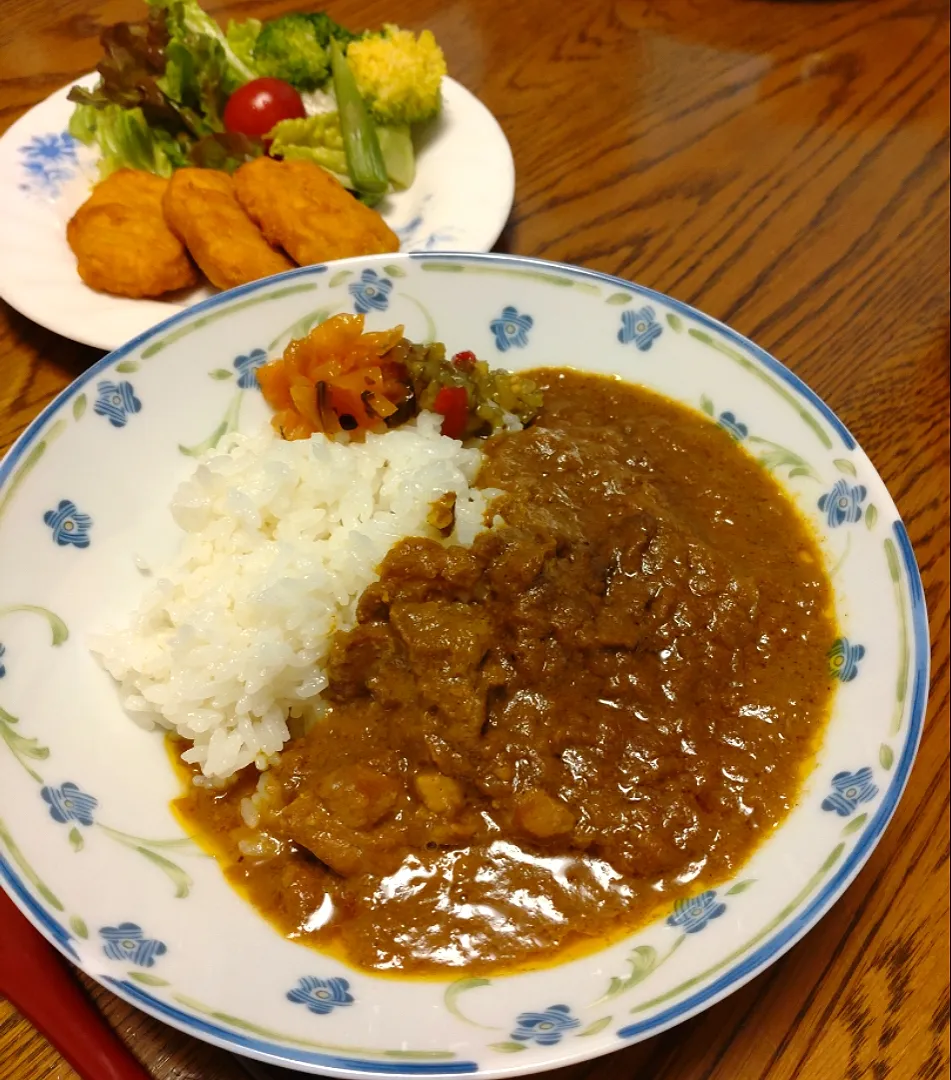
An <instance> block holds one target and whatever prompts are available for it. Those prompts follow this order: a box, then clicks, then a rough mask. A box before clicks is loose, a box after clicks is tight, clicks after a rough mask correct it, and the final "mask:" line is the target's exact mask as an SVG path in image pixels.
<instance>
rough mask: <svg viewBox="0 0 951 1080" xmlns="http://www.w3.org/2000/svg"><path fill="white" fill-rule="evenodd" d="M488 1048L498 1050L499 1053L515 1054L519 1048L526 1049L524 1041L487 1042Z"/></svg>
mask: <svg viewBox="0 0 951 1080" xmlns="http://www.w3.org/2000/svg"><path fill="white" fill-rule="evenodd" d="M489 1049H490V1050H498V1051H499V1053H500V1054H517V1053H518V1051H519V1050H527V1049H528V1047H526V1045H525V1043H520V1042H497V1043H489Z"/></svg>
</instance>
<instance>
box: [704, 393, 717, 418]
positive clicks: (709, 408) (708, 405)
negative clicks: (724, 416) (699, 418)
mask: <svg viewBox="0 0 951 1080" xmlns="http://www.w3.org/2000/svg"><path fill="white" fill-rule="evenodd" d="M700 408H701V409H702V410H703V411H704V412H705V413H706V414H707V416H713V414H714V412H715V411H716V410H715V409H714V408H713V402H712V401H711V400H710V399H709V398H708V397H707V395H706V394H702V395H701V397H700Z"/></svg>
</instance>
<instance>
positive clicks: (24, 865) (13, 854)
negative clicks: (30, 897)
mask: <svg viewBox="0 0 951 1080" xmlns="http://www.w3.org/2000/svg"><path fill="white" fill-rule="evenodd" d="M0 840H2V841H3V844H4V846H5V847H6V849H7V851H9V852H10V858H11V859H13V861H14V862H15V863H16V864H17V866H19V868H20V871H21V872H22V874H23V876H24V877H25V878H26V880H27V881H28V882H29V883H30V884H31V885H32V886H33V888H34V889H36V891H37V892H38V893H39V894H40V896H42V897H43V899H44V900H45V901H46V902H47V903H48V904H49V905H50V907H54V908H56V910H57V911H63V910H64V908H63V905H62V904H61V903H60V901H59V899H58V897H57V896H56V895H55V893H53V892H52V890H50V889H49V888H48V887H47V886H46V884H45V883H44V882H43V881H41V880H40V878H39V876H38V875H37V873H36V871H35V870H34V869H33V867H32V866H30V864H29V863H28V862H27V861H26V856H25V855H24V854H23V852H22V851H21V850H20V849H19V848H18V847H17V845H16V844H15V843H14V841H13V837H12V836H11V835H10V833H9V832H8V831H7V826H6V823H5V822H4V821H3V819H2V818H0Z"/></svg>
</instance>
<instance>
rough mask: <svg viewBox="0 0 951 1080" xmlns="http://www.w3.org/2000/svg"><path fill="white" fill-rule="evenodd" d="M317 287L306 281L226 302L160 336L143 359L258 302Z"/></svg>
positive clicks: (146, 351) (143, 354) (145, 350)
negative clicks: (231, 302) (229, 302)
mask: <svg viewBox="0 0 951 1080" xmlns="http://www.w3.org/2000/svg"><path fill="white" fill-rule="evenodd" d="M316 288H317V285H316V283H315V282H304V283H303V284H301V285H287V286H285V287H284V288H283V289H275V290H274V291H273V292H267V293H265V294H264V295H263V296H249V297H248V298H247V299H246V300H239V301H237V302H236V303H233V304H225V306H224V307H221V308H216V309H215V310H214V311H211V312H209V313H208V314H207V315H202V316H201V317H200V318H198V319H193V320H192V321H191V322H188V323H186V324H185V326H180V327H179V328H178V329H177V330H173V331H172V332H171V333H170V334H166V335H165V337H163V338H159V340H158V341H153V342H152V344H151V345H149V346H147V347H146V348H145V349H143V350H142V359H143V360H151V359H152V357H153V356H155V354H156V353H160V352H161V351H162V350H163V349H165V348H167V347H168V346H169V345H171V344H172V343H173V342H176V341H181V339H182V338H183V337H188V335H189V334H193V333H194V332H195V331H196V330H200V329H201V328H202V327H203V326H211V324H212V323H216V322H218V320H219V319H227V318H230V317H231V316H232V315H233V314H234V313H235V312H236V311H242V310H244V309H246V308H251V307H256V306H257V305H258V304H266V303H267V302H268V301H270V300H279V299H280V298H281V297H282V296H294V295H295V294H296V293H304V292H313V290H314V289H316Z"/></svg>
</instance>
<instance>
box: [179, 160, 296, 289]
mask: <svg viewBox="0 0 951 1080" xmlns="http://www.w3.org/2000/svg"><path fill="white" fill-rule="evenodd" d="M162 208H163V209H164V211H165V220H166V221H167V222H168V225H169V227H170V228H171V230H172V232H174V233H175V235H176V236H177V237H178V238H179V239H180V240H181V241H182V243H184V244H185V246H186V247H187V248H188V250H189V253H190V254H191V256H192V258H193V259H194V260H195V262H196V263H198V265H199V267H200V268H201V269H202V270H203V271H204V272H205V275H206V276H207V278H208V280H209V281H210V282H211V283H212V285H215V286H217V287H218V288H219V289H230V288H232V287H233V286H235V285H244V284H246V283H247V282H249V281H257V279H258V278H263V277H268V276H270V275H271V274H279V273H281V271H282V270H290V269H291V268H292V267H293V266H294V264H293V263H292V262H291V261H290V259H288V258H287V257H286V256H285V255H283V254H282V253H281V252H279V251H275V250H274V248H272V247H271V245H270V244H269V243H268V242H267V240H265V239H264V236H263V234H262V233H261V230H260V229H259V228H258V227H257V225H255V224H254V222H253V221H252V220H251V218H250V217H248V215H247V214H246V213H245V211H244V209H243V208H242V206H241V204H240V203H239V202H238V199H237V196H236V195H235V191H234V181H233V180H232V179H231V177H230V176H229V175H228V174H227V173H224V172H217V171H215V170H213V169H178V170H177V171H176V172H175V173H174V174H173V175H172V178H171V180H170V181H169V184H168V188H167V190H166V192H165V196H164V198H163V199H162Z"/></svg>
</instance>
